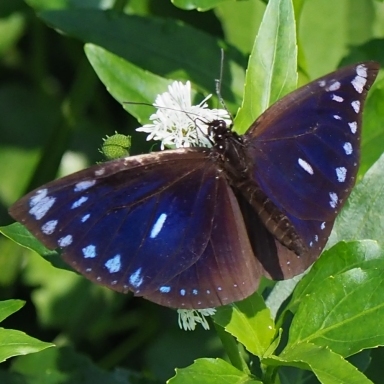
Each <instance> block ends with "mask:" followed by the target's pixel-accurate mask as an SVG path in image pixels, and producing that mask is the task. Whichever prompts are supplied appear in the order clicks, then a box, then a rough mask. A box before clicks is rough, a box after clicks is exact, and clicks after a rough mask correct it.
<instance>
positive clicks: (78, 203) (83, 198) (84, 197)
mask: <svg viewBox="0 0 384 384" xmlns="http://www.w3.org/2000/svg"><path fill="white" fill-rule="evenodd" d="M87 200H88V197H87V196H81V197H80V199H78V200H76V201H75V202H74V203H73V204H72V207H71V209H74V208H78V207H80V205H82V204H84V203H85V202H86V201H87Z"/></svg>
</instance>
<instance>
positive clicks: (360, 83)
mask: <svg viewBox="0 0 384 384" xmlns="http://www.w3.org/2000/svg"><path fill="white" fill-rule="evenodd" d="M366 82H367V79H365V78H364V77H362V76H359V75H357V76H356V77H355V78H354V79H353V80H352V85H353V88H355V90H356V92H358V93H363V91H364V86H365V84H366Z"/></svg>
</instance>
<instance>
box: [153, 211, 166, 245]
mask: <svg viewBox="0 0 384 384" xmlns="http://www.w3.org/2000/svg"><path fill="white" fill-rule="evenodd" d="M166 219H167V215H166V214H165V213H162V214H161V215H160V216H159V218H158V219H157V220H156V223H155V224H154V225H153V227H152V229H151V234H150V235H149V237H150V238H151V239H155V238H156V237H157V235H158V234H159V233H160V231H161V229H162V228H163V225H164V223H165V220H166Z"/></svg>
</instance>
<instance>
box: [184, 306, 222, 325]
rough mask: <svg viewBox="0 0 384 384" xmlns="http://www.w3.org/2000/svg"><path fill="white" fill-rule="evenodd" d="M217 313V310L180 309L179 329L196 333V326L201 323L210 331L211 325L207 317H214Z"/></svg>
mask: <svg viewBox="0 0 384 384" xmlns="http://www.w3.org/2000/svg"><path fill="white" fill-rule="evenodd" d="M215 312H216V309H215V308H206V309H178V310H177V313H178V314H179V327H180V328H181V329H183V328H184V329H185V330H186V331H194V330H195V328H196V324H198V323H200V324H201V325H202V327H203V328H204V329H206V330H208V329H209V324H208V321H207V319H206V318H205V316H212V315H214V314H215Z"/></svg>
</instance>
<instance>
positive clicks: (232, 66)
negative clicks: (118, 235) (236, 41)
mask: <svg viewBox="0 0 384 384" xmlns="http://www.w3.org/2000/svg"><path fill="white" fill-rule="evenodd" d="M40 16H41V17H42V19H43V20H44V21H45V22H46V23H48V24H49V25H51V26H52V27H54V28H57V29H60V30H61V31H63V32H65V33H66V34H69V35H71V36H74V37H76V38H78V39H80V40H82V41H83V42H85V43H92V44H94V45H97V46H99V47H103V48H104V49H106V50H107V51H109V52H111V53H113V54H115V55H117V56H120V57H121V58H123V59H125V60H127V61H129V62H131V63H132V64H134V65H136V66H137V67H140V68H142V69H144V70H147V71H150V72H152V73H153V74H156V75H158V76H160V77H166V78H174V79H179V80H183V79H185V80H190V81H191V82H192V83H194V84H195V85H197V86H198V87H199V91H202V92H204V93H205V94H206V93H207V92H211V93H214V85H215V83H214V79H216V78H218V76H219V74H220V49H221V47H222V46H223V44H222V42H221V41H220V40H218V39H216V38H214V37H212V36H211V35H209V34H207V33H204V32H201V31H200V30H197V29H194V28H192V27H190V26H188V25H186V24H182V23H179V22H177V21H174V20H170V19H164V20H161V19H155V18H150V17H147V18H144V17H138V16H133V15H127V14H123V13H119V12H114V11H100V10H95V9H87V10H86V11H84V10H78V9H77V10H76V9H74V10H62V11H45V12H42V13H41V14H40ZM85 17H86V22H84V18H85ZM138 36H140V38H137V37H138ZM201 42H204V44H201ZM225 55H226V56H225V62H224V78H223V81H222V84H221V90H222V93H223V96H224V98H225V99H226V101H227V102H228V104H229V106H230V105H232V106H234V105H235V106H237V105H238V104H239V103H240V100H241V95H242V90H243V84H244V70H243V66H244V58H243V57H242V56H241V55H239V52H237V51H236V50H234V49H232V48H231V47H228V46H227V47H226V49H225ZM125 81H127V80H125ZM141 86H142V87H146V86H147V84H145V83H143V84H142V85H141ZM125 101H127V100H125Z"/></svg>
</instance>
